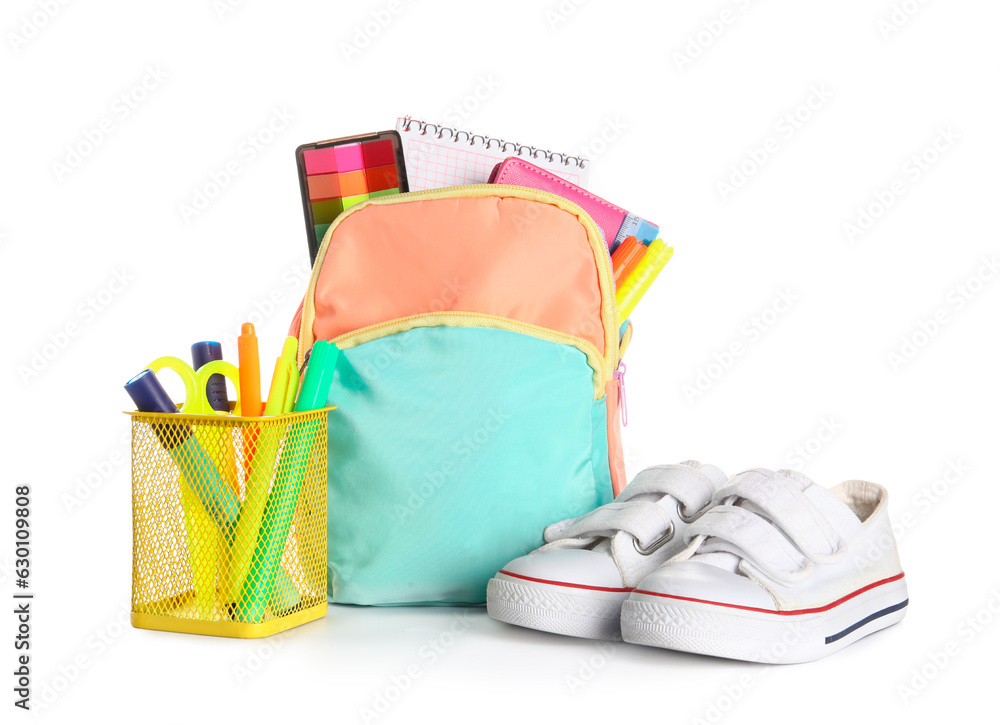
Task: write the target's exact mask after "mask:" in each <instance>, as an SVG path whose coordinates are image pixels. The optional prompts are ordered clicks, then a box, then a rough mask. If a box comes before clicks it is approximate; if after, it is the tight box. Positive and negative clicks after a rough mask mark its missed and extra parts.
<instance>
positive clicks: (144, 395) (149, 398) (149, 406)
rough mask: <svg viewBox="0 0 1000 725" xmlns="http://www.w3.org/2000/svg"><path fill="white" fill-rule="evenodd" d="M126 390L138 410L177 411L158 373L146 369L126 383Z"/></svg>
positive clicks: (145, 411) (155, 411)
mask: <svg viewBox="0 0 1000 725" xmlns="http://www.w3.org/2000/svg"><path fill="white" fill-rule="evenodd" d="M125 392H126V393H128V395H129V397H130V398H132V402H133V403H135V407H136V410H139V411H140V412H143V413H176V412H177V406H176V405H174V401H173V400H171V399H170V396H169V395H168V394H167V391H166V390H165V389H164V387H163V385H162V384H161V383H160V381H159V380H158V379H157V377H156V374H155V373H154V372H153V371H152V370H150V369H148V368H147V369H145V370H143V371H142V372H141V373H139V374H138V375H136V376H135V377H134V378H132V379H131V380H129V381H128V382H127V383H125Z"/></svg>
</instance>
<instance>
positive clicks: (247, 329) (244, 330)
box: [240, 322, 254, 335]
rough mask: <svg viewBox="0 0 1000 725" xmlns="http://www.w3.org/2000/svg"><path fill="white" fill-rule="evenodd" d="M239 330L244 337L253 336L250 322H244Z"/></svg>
mask: <svg viewBox="0 0 1000 725" xmlns="http://www.w3.org/2000/svg"><path fill="white" fill-rule="evenodd" d="M240 330H241V332H242V334H244V335H252V334H254V333H253V323H252V322H244V323H243V327H242V328H240Z"/></svg>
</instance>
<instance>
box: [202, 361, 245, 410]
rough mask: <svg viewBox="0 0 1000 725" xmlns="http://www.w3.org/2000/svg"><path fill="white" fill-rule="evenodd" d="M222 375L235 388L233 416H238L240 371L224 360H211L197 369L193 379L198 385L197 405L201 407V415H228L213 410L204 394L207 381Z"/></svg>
mask: <svg viewBox="0 0 1000 725" xmlns="http://www.w3.org/2000/svg"><path fill="white" fill-rule="evenodd" d="M216 374H218V375H224V376H225V377H227V378H229V381H230V382H231V383H232V384H233V387H235V388H236V409H235V410H234V411H233V413H234V414H235V415H239V414H240V370H239V368H237V367H236V366H235V365H233V364H232V363H231V362H226V361H225V360H212V361H211V362H207V363H205V364H204V365H202V366H201V367H200V368H198V372H196V373H195V378H196V380H197V385H198V405H200V406H201V411H200V414H201V415H211V414H212V413H216V414H218V415H229V411H228V410H213V409H212V406H211V405H209V403H208V395H207V394H206V393H205V389H206V388H207V387H208V379H209V378H210V377H212V376H213V375H216Z"/></svg>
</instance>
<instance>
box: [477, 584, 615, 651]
mask: <svg viewBox="0 0 1000 725" xmlns="http://www.w3.org/2000/svg"><path fill="white" fill-rule="evenodd" d="M628 596H629V590H627V589H620V590H614V589H607V588H600V587H593V588H591V587H586V586H583V585H579V584H568V583H563V582H555V581H548V580H537V579H529V578H522V577H519V576H517V575H511V574H508V573H506V572H500V573H499V574H497V575H496V576H495V577H494V578H493V579H490V582H489V584H488V585H487V587H486V611H487V612H488V613H489V615H490V616H491V617H493V619H497V620H499V621H501V622H507V623H508V624H516V625H518V626H519V627H527V628H529V629H538V630H541V631H543V632H554V633H556V634H565V635H568V636H570V637H585V638H587V639H606V640H610V641H613V642H618V641H621V638H622V632H621V612H622V604H624V603H625V600H627V599H628Z"/></svg>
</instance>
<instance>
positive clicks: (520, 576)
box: [497, 569, 632, 594]
mask: <svg viewBox="0 0 1000 725" xmlns="http://www.w3.org/2000/svg"><path fill="white" fill-rule="evenodd" d="M497 573H498V574H503V575H504V576H510V577H514V578H515V579H524V580H525V581H529V582H538V583H539V584H551V585H552V586H556V587H570V588H571V589H589V590H590V591H594V592H618V593H621V594H628V593H629V592H631V591H632V589H631V588H629V587H593V586H590V585H589V584H573V583H572V582H557V581H553V580H552V579H536V578H535V577H533V576H525V575H524V574H515V573H513V572H510V571H504V570H503V569H501V570H500V571H499V572H497Z"/></svg>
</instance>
